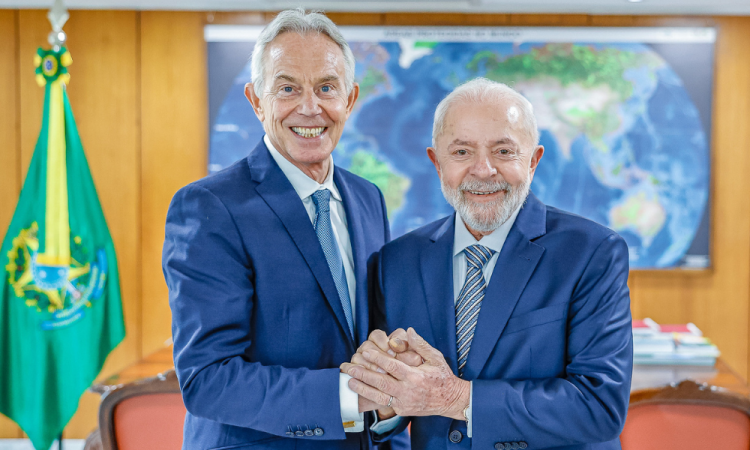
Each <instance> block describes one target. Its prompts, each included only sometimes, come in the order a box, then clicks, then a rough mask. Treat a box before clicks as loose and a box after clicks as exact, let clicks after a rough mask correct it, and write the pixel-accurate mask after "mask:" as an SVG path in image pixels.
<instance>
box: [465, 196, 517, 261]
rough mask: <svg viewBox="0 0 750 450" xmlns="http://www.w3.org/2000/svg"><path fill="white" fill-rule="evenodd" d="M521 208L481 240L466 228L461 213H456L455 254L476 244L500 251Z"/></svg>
mask: <svg viewBox="0 0 750 450" xmlns="http://www.w3.org/2000/svg"><path fill="white" fill-rule="evenodd" d="M520 210H521V206H519V207H518V208H516V210H515V211H513V214H511V216H510V217H509V218H508V220H506V221H505V223H504V224H502V225H500V227H499V228H498V229H496V230H495V231H493V232H492V233H490V234H488V235H487V236H484V237H483V238H482V240H481V241H477V240H476V239H474V236H472V235H471V233H469V230H467V229H466V225H465V224H464V221H463V219H462V218H461V215H460V214H458V213H456V223H455V226H454V228H455V232H454V235H453V256H456V255H458V254H459V253H461V252H463V251H464V249H465V248H466V247H469V246H471V245H474V244H481V245H483V246H485V247H487V248H489V249H490V250H494V251H495V252H497V253H500V250H502V249H503V244H505V239H506V238H507V237H508V233H510V229H511V228H512V227H513V224H514V223H515V221H516V217H518V212H519V211H520Z"/></svg>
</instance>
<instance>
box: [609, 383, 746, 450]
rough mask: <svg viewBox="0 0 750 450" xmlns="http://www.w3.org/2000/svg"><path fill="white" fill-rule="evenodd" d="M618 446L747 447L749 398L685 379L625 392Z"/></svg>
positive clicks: (631, 449)
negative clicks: (625, 411) (627, 401)
mask: <svg viewBox="0 0 750 450" xmlns="http://www.w3.org/2000/svg"><path fill="white" fill-rule="evenodd" d="M620 442H621V444H622V448H623V450H652V449H653V450H657V449H658V450H671V449H675V450H677V449H679V450H684V449H686V448H720V449H723V450H748V449H750V399H748V398H746V397H741V396H739V395H736V394H733V393H730V392H729V391H725V390H723V389H721V388H717V387H715V386H709V385H707V384H703V385H699V384H697V383H695V382H694V381H691V380H686V381H683V382H681V383H680V384H678V385H671V386H666V387H663V388H659V389H646V390H643V391H636V392H634V393H633V394H632V395H631V397H630V408H629V409H628V416H627V419H626V420H625V428H624V429H623V431H622V434H621V435H620Z"/></svg>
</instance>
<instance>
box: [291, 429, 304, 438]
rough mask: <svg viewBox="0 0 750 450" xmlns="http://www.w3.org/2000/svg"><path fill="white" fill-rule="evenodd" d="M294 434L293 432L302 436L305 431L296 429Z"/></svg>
mask: <svg viewBox="0 0 750 450" xmlns="http://www.w3.org/2000/svg"><path fill="white" fill-rule="evenodd" d="M294 434H295V435H296V436H297V437H302V436H304V435H305V432H304V431H302V430H297V431H295V432H294Z"/></svg>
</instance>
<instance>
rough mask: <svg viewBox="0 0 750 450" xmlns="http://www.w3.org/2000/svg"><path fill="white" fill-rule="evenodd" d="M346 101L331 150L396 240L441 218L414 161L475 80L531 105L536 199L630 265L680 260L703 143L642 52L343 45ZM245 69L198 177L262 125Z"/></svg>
mask: <svg viewBox="0 0 750 450" xmlns="http://www.w3.org/2000/svg"><path fill="white" fill-rule="evenodd" d="M350 45H351V46H352V51H353V52H354V55H355V58H356V60H357V69H356V80H357V82H358V83H359V84H360V97H359V100H358V102H357V104H356V105H355V109H354V112H353V113H352V116H351V117H350V119H349V121H348V122H347V125H346V128H345V130H344V134H343V136H342V138H341V141H340V142H339V145H338V147H337V148H336V150H335V151H334V155H333V157H334V161H335V162H336V164H337V165H338V166H340V167H343V168H345V169H347V170H350V171H351V172H354V173H356V174H358V175H361V176H363V177H365V178H367V179H368V180H370V181H372V182H373V183H375V184H376V185H377V186H378V187H379V188H380V189H381V191H383V194H384V196H385V199H386V203H387V206H388V211H389V218H390V222H391V229H392V234H393V236H394V237H398V236H400V235H402V234H404V233H407V232H409V231H411V230H414V229H416V228H418V227H421V226H423V225H426V224H428V223H430V222H432V221H434V220H436V219H439V218H441V217H444V216H446V215H448V214H452V213H453V209H452V208H451V207H450V206H449V205H448V204H447V203H446V202H445V200H444V199H443V196H442V193H441V191H440V181H439V179H438V177H437V174H436V172H435V168H434V167H433V165H432V164H431V163H430V161H429V160H428V158H427V154H426V151H425V150H426V148H427V147H429V146H430V145H431V134H432V120H433V113H434V110H435V107H436V106H437V104H438V103H439V102H440V100H441V99H442V98H443V97H445V96H446V95H447V94H448V93H449V92H450V91H451V90H453V89H454V88H455V87H456V86H458V85H460V84H461V83H463V82H466V81H468V80H470V79H472V78H475V77H479V76H481V77H486V78H489V79H492V80H496V81H501V82H504V83H507V84H508V85H510V86H512V87H514V88H515V89H516V90H518V91H519V92H521V93H522V94H523V95H524V96H526V98H528V99H529V100H530V101H531V103H532V104H533V106H534V111H535V114H536V116H537V121H538V125H539V129H540V132H541V139H540V144H541V145H543V146H544V147H545V153H544V157H543V158H542V160H541V163H540V165H539V168H538V169H537V172H536V175H535V177H534V181H533V183H532V186H531V189H532V191H533V192H534V193H535V195H536V196H537V197H539V199H540V200H542V201H543V202H544V203H546V204H548V205H552V206H555V207H557V208H561V209H564V210H567V211H570V212H573V213H575V214H579V215H581V216H584V217H587V218H589V219H591V220H594V221H596V222H598V223H601V224H603V225H605V226H607V227H609V228H611V229H613V230H615V231H617V232H618V233H619V234H620V235H622V236H623V237H624V239H625V240H626V242H627V244H628V247H629V249H630V264H631V268H635V269H638V268H669V267H674V266H676V265H677V264H679V263H680V261H681V260H682V259H683V257H684V256H685V254H686V251H687V250H688V248H689V247H690V245H691V243H692V242H693V238H694V237H695V235H696V232H697V230H698V228H699V225H700V223H701V219H702V217H703V215H704V211H705V209H706V207H707V202H708V196H709V186H710V183H709V176H710V174H709V171H710V164H709V145H708V142H707V135H706V132H705V125H704V124H703V123H701V118H700V116H699V113H698V110H697V109H696V106H695V105H694V104H693V102H692V100H691V98H690V96H689V95H688V92H687V91H686V89H685V87H684V85H683V82H682V81H681V79H680V78H679V76H678V75H677V74H676V73H675V72H674V71H673V70H672V68H670V66H669V65H668V64H667V63H666V61H665V60H664V59H663V58H662V57H661V56H659V55H658V54H657V53H656V52H654V51H653V50H652V49H651V48H650V47H649V46H648V45H644V44H633V43H627V44H592V43H585V42H579V43H569V44H560V43H526V44H520V45H519V44H513V43H493V42H476V43H445V42H420V41H414V40H403V41H400V42H351V41H350ZM249 81H250V65H249V62H248V64H247V65H246V66H245V67H244V69H243V70H242V71H241V72H240V73H239V74H238V75H237V77H236V78H235V80H234V83H233V85H232V87H231V89H230V90H229V92H228V94H227V96H226V98H225V100H224V102H223V104H222V106H221V108H220V110H219V111H218V113H217V115H216V120H215V121H214V124H213V125H212V129H211V138H210V139H211V141H210V155H209V164H210V166H209V167H210V170H211V172H215V171H217V170H221V169H222V168H224V167H227V166H228V165H230V164H231V163H233V162H234V161H236V160H238V159H240V158H243V157H245V156H246V155H247V154H248V152H249V151H250V150H251V149H252V148H253V147H254V146H255V145H256V144H257V143H258V141H259V140H260V139H261V138H262V136H263V128H262V126H261V124H260V122H259V121H258V120H257V118H256V117H255V115H254V114H253V111H252V109H251V108H250V105H249V104H248V102H247V100H246V99H245V97H244V94H243V89H244V85H245V83H247V82H249Z"/></svg>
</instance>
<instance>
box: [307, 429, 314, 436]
mask: <svg viewBox="0 0 750 450" xmlns="http://www.w3.org/2000/svg"><path fill="white" fill-rule="evenodd" d="M305 436H307V437H310V436H315V433H313V430H305Z"/></svg>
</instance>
